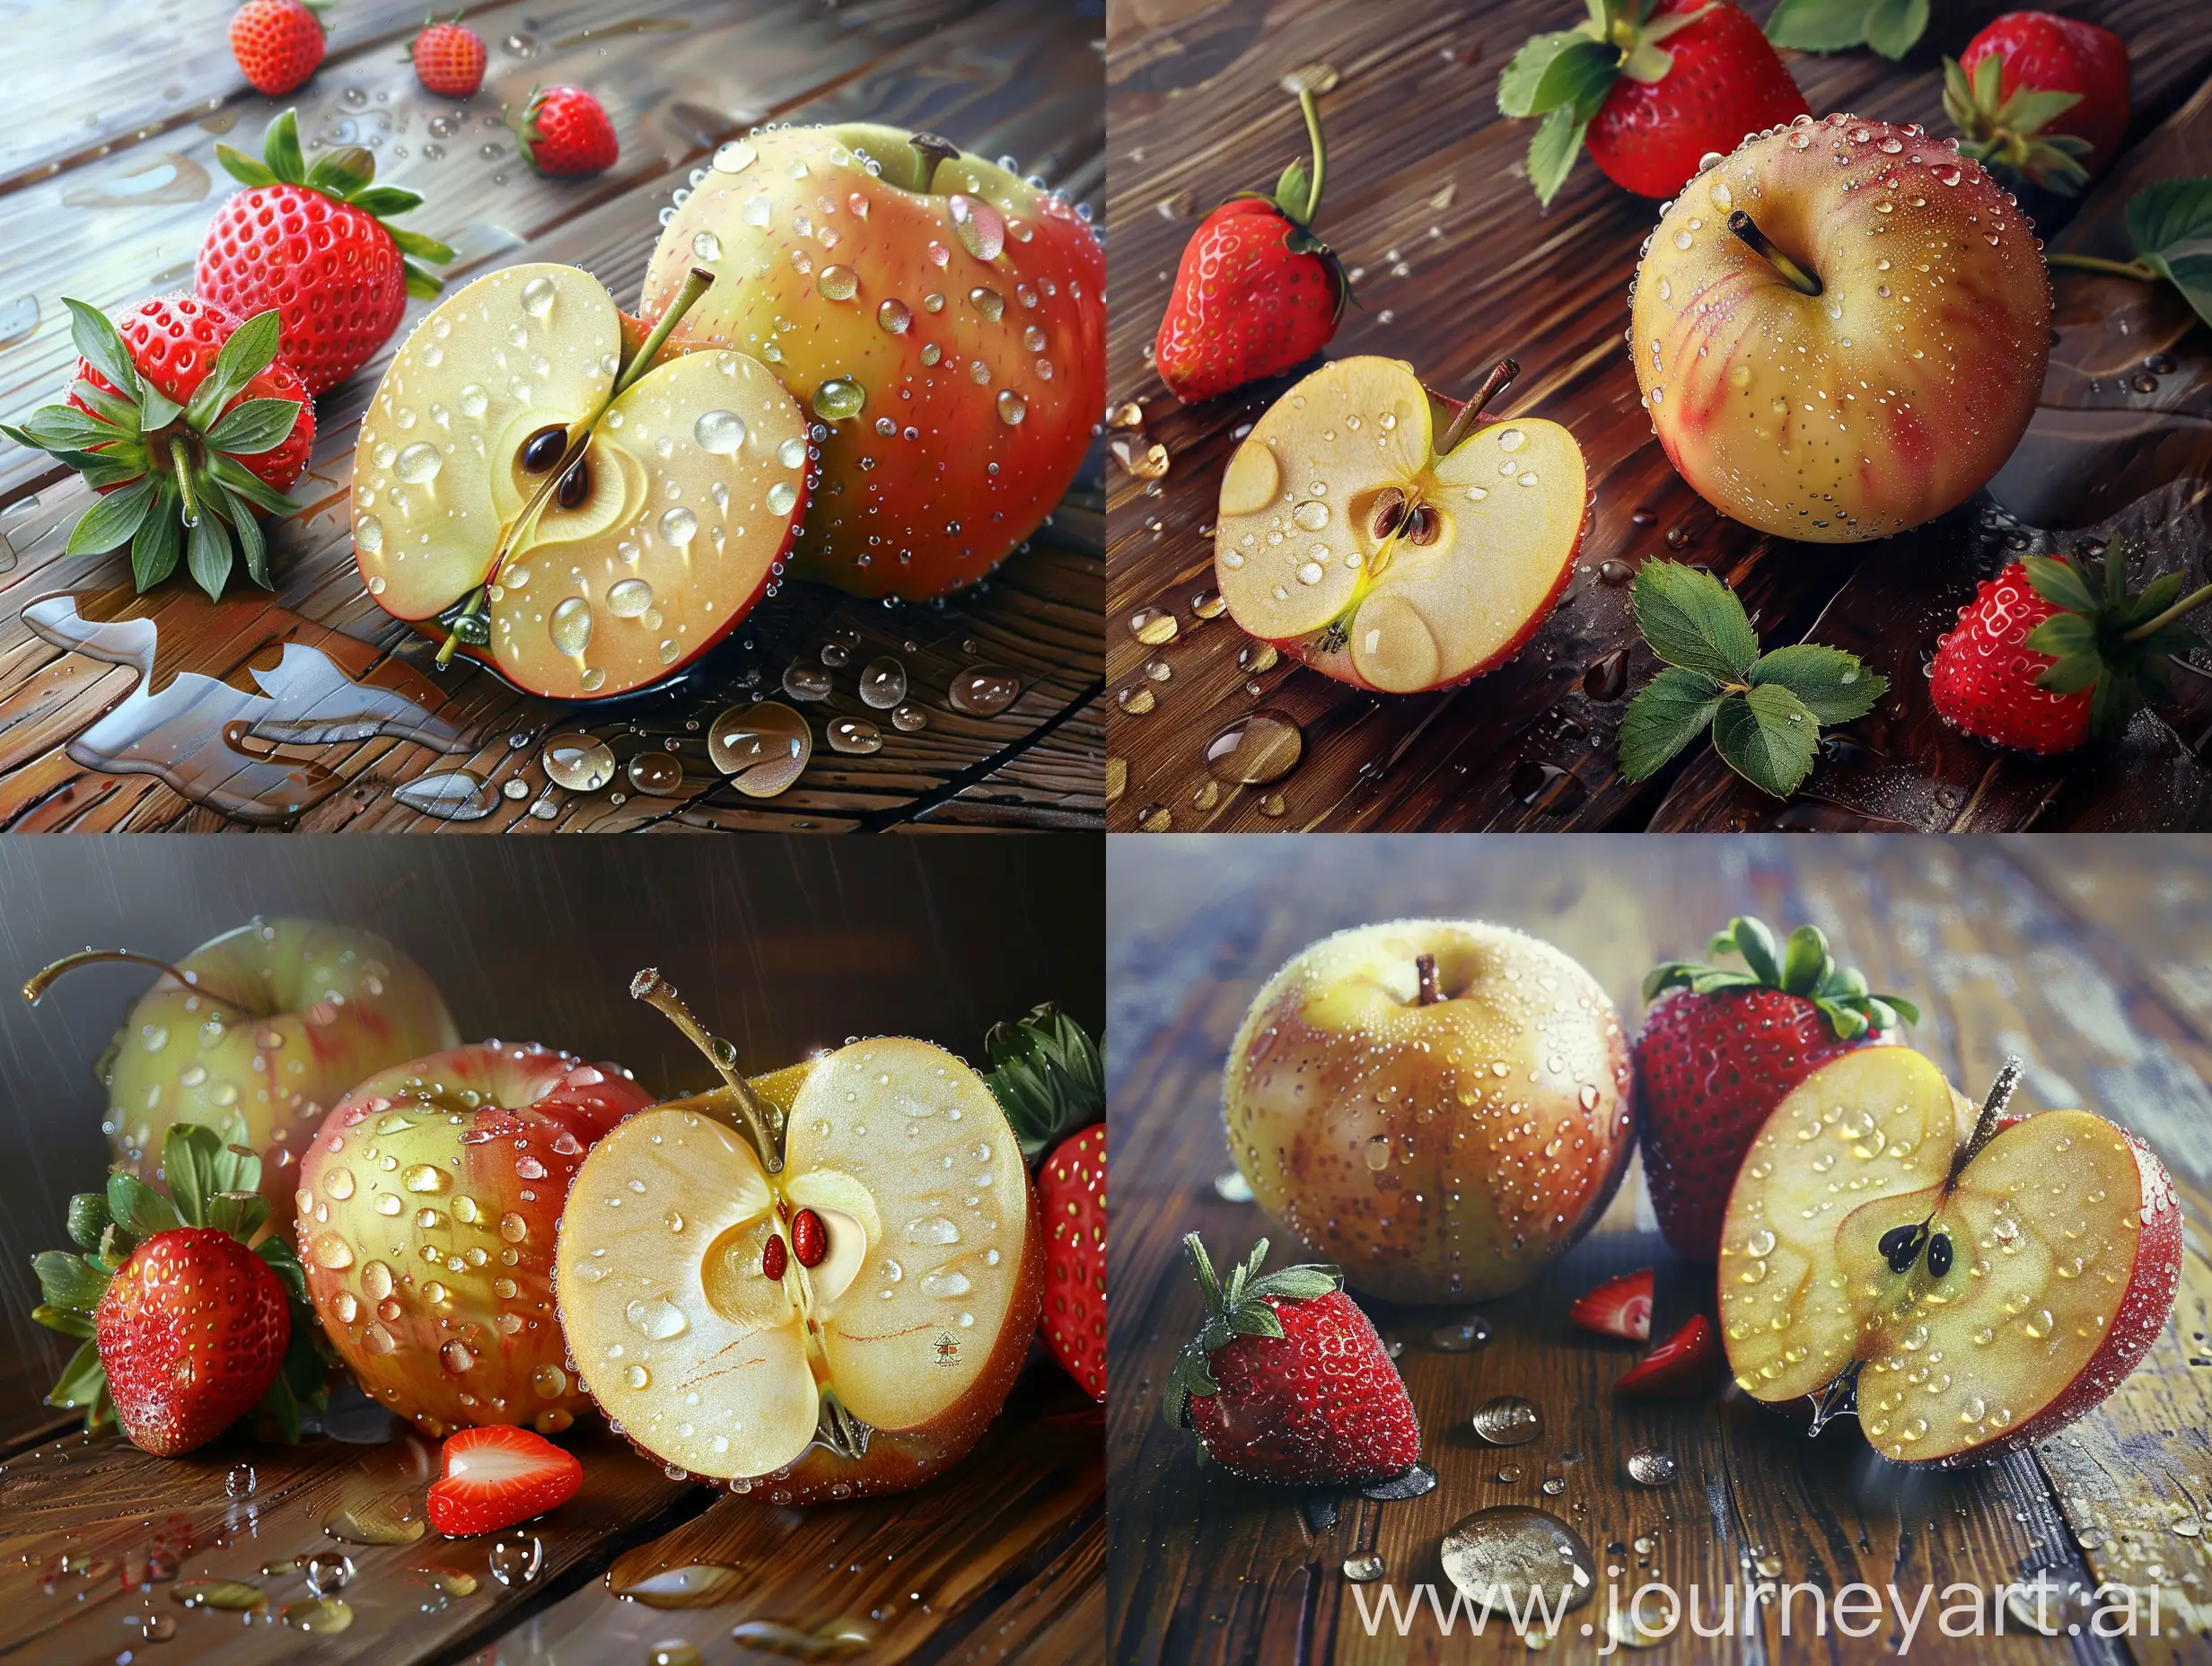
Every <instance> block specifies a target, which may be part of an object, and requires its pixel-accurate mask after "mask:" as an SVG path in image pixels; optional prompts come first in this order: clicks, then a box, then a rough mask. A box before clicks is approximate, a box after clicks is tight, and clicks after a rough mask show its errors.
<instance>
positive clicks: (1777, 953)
mask: <svg viewBox="0 0 2212 1666" xmlns="http://www.w3.org/2000/svg"><path fill="white" fill-rule="evenodd" d="M1728 935H1729V941H1730V942H1732V943H1734V945H1735V951H1736V952H1737V953H1738V954H1740V955H1742V957H1743V964H1744V965H1746V966H1748V967H1750V968H1751V976H1752V977H1754V978H1758V979H1759V981H1760V983H1762V984H1765V985H1766V986H1768V987H1769V988H1779V987H1780V986H1781V983H1782V957H1781V945H1780V944H1778V943H1776V942H1775V941H1774V934H1773V933H1772V932H1770V931H1769V930H1768V929H1767V923H1766V921H1764V920H1759V919H1753V918H1752V917H1751V916H1750V915H1748V914H1740V915H1738V916H1736V917H1735V918H1734V919H1733V920H1731V921H1729V922H1728Z"/></svg>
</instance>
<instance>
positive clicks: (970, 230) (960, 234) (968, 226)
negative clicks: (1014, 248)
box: [946, 191, 1006, 260]
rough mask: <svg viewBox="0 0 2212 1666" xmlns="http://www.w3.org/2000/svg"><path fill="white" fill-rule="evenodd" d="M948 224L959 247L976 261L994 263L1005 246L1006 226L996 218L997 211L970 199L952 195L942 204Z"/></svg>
mask: <svg viewBox="0 0 2212 1666" xmlns="http://www.w3.org/2000/svg"><path fill="white" fill-rule="evenodd" d="M946 209H947V212H948V213H949V215H951V217H952V234H953V236H955V237H957V238H959V239H960V246H961V248H962V249H965V250H967V251H968V252H969V253H970V254H971V255H973V256H974V257H975V258H976V259H979V260H996V259H998V256H999V252H1000V250H1003V249H1005V246H1006V223H1005V221H1004V220H1002V219H1000V218H999V216H998V210H996V208H994V207H992V206H990V204H988V203H987V202H983V201H980V200H979V199H978V198H976V197H963V196H961V194H960V193H959V192H957V191H956V192H954V193H953V194H952V199H951V200H950V202H949V203H948V204H947V205H946Z"/></svg>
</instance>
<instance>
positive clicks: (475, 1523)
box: [430, 1423, 584, 1539]
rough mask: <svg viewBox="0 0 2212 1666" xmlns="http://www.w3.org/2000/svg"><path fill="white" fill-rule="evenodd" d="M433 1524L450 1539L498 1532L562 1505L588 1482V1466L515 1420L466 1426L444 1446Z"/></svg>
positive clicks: (432, 1489) (440, 1452)
mask: <svg viewBox="0 0 2212 1666" xmlns="http://www.w3.org/2000/svg"><path fill="white" fill-rule="evenodd" d="M438 1459H439V1475H438V1478H437V1479H436V1480H434V1481H433V1482H431V1483H430V1525H431V1526H433V1527H434V1528H436V1529H437V1530H438V1531H440V1532H441V1533H443V1534H444V1535H445V1536H446V1537H447V1538H448V1539H466V1538H468V1537H469V1536H470V1534H472V1533H491V1532H496V1531H497V1530H499V1529H501V1528H503V1527H513V1525H514V1524H515V1523H516V1522H517V1521H528V1520H529V1519H530V1518H531V1516H533V1515H543V1514H544V1513H546V1512H547V1511H549V1510H553V1509H557V1508H558V1507H559V1506H560V1505H562V1504H566V1503H567V1502H568V1501H569V1500H570V1499H571V1498H574V1497H575V1495H576V1489H577V1488H578V1487H580V1486H583V1485H584V1465H583V1464H582V1463H581V1462H579V1461H578V1460H577V1459H576V1457H575V1454H574V1453H573V1452H565V1451H562V1450H561V1449H560V1448H559V1447H557V1446H556V1445H554V1444H553V1442H550V1441H549V1440H547V1439H546V1438H545V1436H544V1435H542V1434H531V1432H530V1431H529V1430H528V1429H518V1428H516V1427H515V1426H514V1425H512V1424H505V1423H498V1424H490V1425H486V1426H485V1427H482V1428H477V1429H463V1430H461V1432H460V1433H458V1434H449V1435H447V1436H446V1437H445V1444H444V1445H443V1446H442V1447H440V1448H439V1449H438Z"/></svg>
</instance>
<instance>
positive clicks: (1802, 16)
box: [1767, 0, 1926, 52]
mask: <svg viewBox="0 0 2212 1666" xmlns="http://www.w3.org/2000/svg"><path fill="white" fill-rule="evenodd" d="M1876 4H1878V0H1782V4H1779V5H1777V6H1776V7H1775V8H1774V15H1773V16H1772V17H1769V19H1768V20H1767V39H1769V40H1771V41H1773V42H1774V44H1775V45H1776V46H1777V47H1795V48H1796V49H1797V50H1798V51H1800V52H1844V51H1848V50H1849V49H1850V48H1853V47H1860V46H1865V44H1866V27H1867V22H1868V16H1867V14H1868V13H1869V12H1870V11H1872V10H1874V8H1875V6H1876ZM1922 21H1923V22H1926V20H1925V19H1923V20H1922Z"/></svg>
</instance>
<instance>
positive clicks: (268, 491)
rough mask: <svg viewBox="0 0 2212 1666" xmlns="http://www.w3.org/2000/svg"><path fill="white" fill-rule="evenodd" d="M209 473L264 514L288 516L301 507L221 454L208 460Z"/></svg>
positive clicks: (216, 454) (239, 464)
mask: <svg viewBox="0 0 2212 1666" xmlns="http://www.w3.org/2000/svg"><path fill="white" fill-rule="evenodd" d="M207 472H208V473H209V474H210V475H212V476H213V477H214V478H215V479H216V480H218V481H220V482H221V483H222V484H223V485H224V486H226V487H229V488H230V489H231V490H232V491H233V492H234V493H236V494H237V495H239V496H241V497H242V498H244V499H245V500H246V501H247V502H248V503H250V504H252V505H253V506H254V507H255V508H257V509H259V510H260V511H262V512H263V513H267V514H272V515H288V514H292V513H295V512H296V511H297V510H298V509H299V508H300V507H301V505H299V504H295V503H294V502H293V501H292V499H290V498H289V497H286V496H285V495H284V494H283V493H282V492H279V491H277V490H276V488H275V487H271V486H269V485H268V482H266V481H264V480H263V479H262V478H260V477H259V475H257V474H253V473H251V472H250V471H249V470H248V469H246V468H245V466H244V465H243V464H241V463H238V462H235V461H233V460H232V459H230V458H228V457H225V456H224V455H223V454H222V453H221V452H216V453H215V455H214V456H212V457H210V458H208V460H207Z"/></svg>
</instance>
